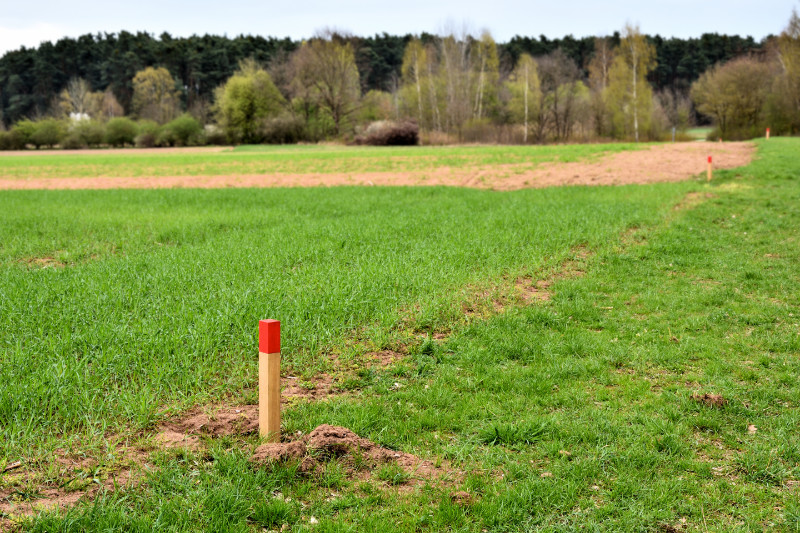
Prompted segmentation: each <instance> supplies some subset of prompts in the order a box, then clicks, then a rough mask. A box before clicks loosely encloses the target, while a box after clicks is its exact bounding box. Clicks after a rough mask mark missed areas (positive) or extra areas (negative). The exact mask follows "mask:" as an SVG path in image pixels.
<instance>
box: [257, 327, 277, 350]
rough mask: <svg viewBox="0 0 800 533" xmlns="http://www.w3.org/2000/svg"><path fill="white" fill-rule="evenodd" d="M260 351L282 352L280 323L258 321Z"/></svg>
mask: <svg viewBox="0 0 800 533" xmlns="http://www.w3.org/2000/svg"><path fill="white" fill-rule="evenodd" d="M258 351H259V352H261V353H278V352H280V351H281V323H280V322H279V321H277V320H259V321H258Z"/></svg>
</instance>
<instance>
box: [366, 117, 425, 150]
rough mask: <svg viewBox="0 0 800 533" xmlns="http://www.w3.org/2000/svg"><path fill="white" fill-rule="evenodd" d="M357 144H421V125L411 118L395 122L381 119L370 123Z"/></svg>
mask: <svg viewBox="0 0 800 533" xmlns="http://www.w3.org/2000/svg"><path fill="white" fill-rule="evenodd" d="M355 144H367V145H370V146H415V145H417V144H419V126H417V123H416V122H412V121H410V120H408V121H404V122H393V121H390V120H380V121H377V122H373V123H372V124H370V125H369V126H368V127H367V129H366V130H365V131H364V133H363V134H362V135H359V136H358V137H356V139H355Z"/></svg>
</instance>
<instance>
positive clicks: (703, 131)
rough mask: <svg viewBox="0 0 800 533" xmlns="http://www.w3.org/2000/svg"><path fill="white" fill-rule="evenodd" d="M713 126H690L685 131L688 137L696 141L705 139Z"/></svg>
mask: <svg viewBox="0 0 800 533" xmlns="http://www.w3.org/2000/svg"><path fill="white" fill-rule="evenodd" d="M713 129H714V128H712V127H705V128H691V129H689V130H687V131H686V133H687V135H689V136H690V137H694V138H695V139H696V140H698V141H705V140H706V138H707V137H708V134H709V133H711V130H713Z"/></svg>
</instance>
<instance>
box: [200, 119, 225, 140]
mask: <svg viewBox="0 0 800 533" xmlns="http://www.w3.org/2000/svg"><path fill="white" fill-rule="evenodd" d="M203 135H204V136H205V138H206V144H216V145H225V144H228V137H227V135H225V131H224V130H223V129H222V128H220V127H219V126H217V125H216V124H206V127H205V128H204V130H203Z"/></svg>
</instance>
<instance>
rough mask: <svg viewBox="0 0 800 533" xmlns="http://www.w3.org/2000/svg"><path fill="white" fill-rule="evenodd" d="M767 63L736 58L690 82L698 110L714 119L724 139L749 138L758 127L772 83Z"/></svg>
mask: <svg viewBox="0 0 800 533" xmlns="http://www.w3.org/2000/svg"><path fill="white" fill-rule="evenodd" d="M771 78H772V76H771V68H770V66H769V64H767V63H765V62H761V61H758V60H756V59H752V58H747V57H743V58H739V59H735V60H733V61H729V62H727V63H725V64H724V65H716V66H714V67H713V68H712V69H711V70H709V71H708V72H706V73H705V74H703V75H702V76H700V79H699V80H697V81H696V82H695V83H694V84H693V85H692V91H691V95H692V100H693V101H694V103H695V105H696V106H697V110H698V111H699V112H700V113H702V114H704V115H707V116H709V117H711V118H712V119H713V120H714V124H715V125H716V127H717V128H718V129H719V135H720V137H722V138H723V139H733V138H749V137H752V136H754V135H755V134H756V129H759V130H760V124H761V119H762V116H763V111H764V105H765V103H766V100H767V95H768V92H769V87H770V84H771Z"/></svg>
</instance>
